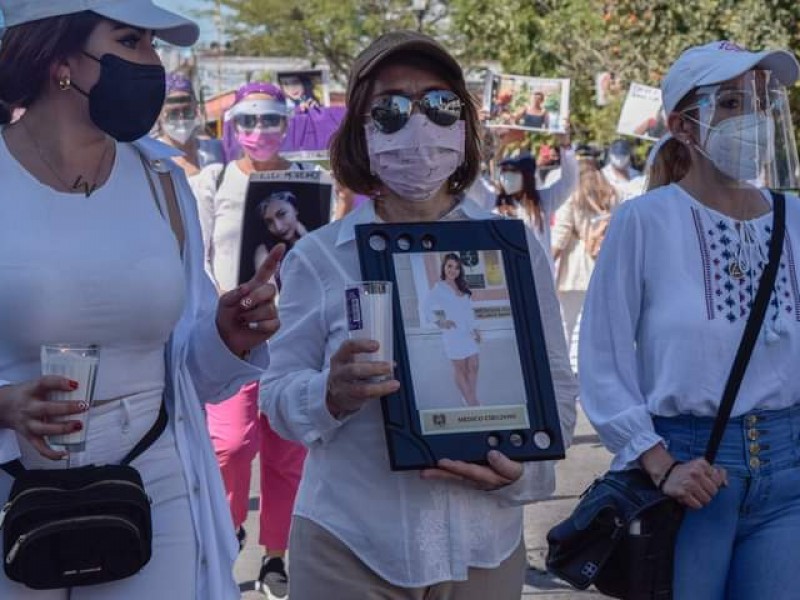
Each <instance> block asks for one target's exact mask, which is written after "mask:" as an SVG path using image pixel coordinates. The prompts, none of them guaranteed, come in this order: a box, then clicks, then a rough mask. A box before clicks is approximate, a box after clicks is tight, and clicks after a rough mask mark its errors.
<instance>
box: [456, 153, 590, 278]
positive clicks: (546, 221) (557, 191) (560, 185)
mask: <svg viewBox="0 0 800 600" xmlns="http://www.w3.org/2000/svg"><path fill="white" fill-rule="evenodd" d="M577 185H578V159H577V157H576V156H575V150H573V149H572V148H564V149H562V150H561V177H559V178H558V179H556V180H555V181H554V182H553V183H551V184H549V185H547V186H545V187H542V188H538V189H537V192H538V193H539V201H540V202H541V209H542V228H541V229H539V227H537V226H536V220H535V218H534V215H532V214H528V213H527V212H526V211H524V210H523V209H522V207H520V206H518V214H519V215H520V216H521V218H522V220H523V221H525V224H526V225H527V226H528V229H530V230H531V232H532V233H533V235H534V237H535V238H536V240H537V241H538V242H539V244H540V245H541V246H542V249H543V250H544V253H545V256H546V257H547V260H548V264H549V265H550V272H551V273H553V274H555V265H554V263H553V254H552V239H551V233H550V226H551V221H552V220H553V215H554V214H555V212H556V211H557V210H558V208H559V207H560V206H561V205H562V204H564V202H566V201H567V198H569V197H570V195H571V194H572V192H574V191H575V187H576V186H577ZM467 197H469V198H470V199H471V200H474V201H475V202H476V203H477V204H478V206H480V207H481V208H483V209H485V210H488V211H491V210H494V207H495V204H496V202H497V191H496V190H494V188H492V187H490V186H487V185H485V184H483V183H481V182H480V181H476V183H474V184H473V185H472V187H471V188H470V189H469V191H468V192H467Z"/></svg>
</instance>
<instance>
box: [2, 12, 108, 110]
mask: <svg viewBox="0 0 800 600" xmlns="http://www.w3.org/2000/svg"><path fill="white" fill-rule="evenodd" d="M102 20H103V17H101V16H100V15H98V14H96V13H93V12H91V11H83V12H79V13H75V14H70V15H64V16H58V17H51V18H49V19H40V20H38V21H32V22H30V23H23V24H22V25H17V26H15V27H11V28H10V29H8V30H7V31H6V32H5V33H4V34H3V42H2V44H0V125H2V124H5V123H8V122H9V121H10V120H11V111H12V110H13V109H14V108H18V107H22V108H27V107H29V106H30V105H31V104H33V102H34V101H36V99H37V98H39V96H41V95H42V93H43V92H44V90H45V87H46V86H47V82H48V80H49V78H50V69H51V68H52V66H53V64H54V63H57V62H58V61H61V60H64V59H66V58H68V57H70V56H73V55H75V54H76V53H78V52H80V51H81V49H83V46H84V44H85V43H86V40H87V39H88V38H89V36H90V35H91V33H92V31H94V28H95V27H96V26H97V25H98V24H99V23H100V22H101V21H102Z"/></svg>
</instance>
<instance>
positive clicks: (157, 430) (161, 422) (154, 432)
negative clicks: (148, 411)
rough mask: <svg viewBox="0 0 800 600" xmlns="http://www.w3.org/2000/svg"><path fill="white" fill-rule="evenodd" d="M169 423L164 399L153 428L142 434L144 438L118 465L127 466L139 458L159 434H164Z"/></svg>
mask: <svg viewBox="0 0 800 600" xmlns="http://www.w3.org/2000/svg"><path fill="white" fill-rule="evenodd" d="M168 421H169V416H168V415H167V401H166V399H163V400H161V408H160V409H159V410H158V417H157V418H156V422H155V423H153V426H152V427H151V428H150V429H149V430H148V431H147V433H145V434H144V437H143V438H142V439H140V440H139V442H138V443H137V444H136V445H135V446H134V447H133V448H131V451H130V452H128V453H127V454H126V455H125V458H123V459H122V460H121V461H120V463H119V464H121V465H129V464H131V463H132V462H133V461H134V460H136V459H137V458H139V456H141V454H142V453H143V452H144V451H145V450H147V449H148V448H149V447H150V446H152V445H153V444H154V443H155V442H156V440H157V439H158V438H160V437H161V434H162V433H164V430H165V429H166V428H167V422H168Z"/></svg>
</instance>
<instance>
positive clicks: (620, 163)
mask: <svg viewBox="0 0 800 600" xmlns="http://www.w3.org/2000/svg"><path fill="white" fill-rule="evenodd" d="M608 162H610V163H611V166H612V167H614V168H615V169H619V170H620V171H624V170H625V169H627V168H628V167H629V166H630V164H631V157H630V156H628V155H627V154H623V155H622V156H619V155H617V154H611V155H609V157H608Z"/></svg>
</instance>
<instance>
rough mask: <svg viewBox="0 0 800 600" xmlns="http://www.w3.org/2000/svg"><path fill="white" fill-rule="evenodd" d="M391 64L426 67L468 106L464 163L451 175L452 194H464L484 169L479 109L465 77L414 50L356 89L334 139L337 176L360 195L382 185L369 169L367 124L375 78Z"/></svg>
mask: <svg viewBox="0 0 800 600" xmlns="http://www.w3.org/2000/svg"><path fill="white" fill-rule="evenodd" d="M390 65H391V66H395V65H402V66H409V67H415V68H422V69H424V70H426V71H430V72H431V73H434V74H436V76H438V77H441V78H442V80H443V81H446V82H447V83H448V84H449V85H450V87H451V88H452V90H453V92H454V93H455V94H456V95H457V96H458V97H459V98H460V99H461V100H462V102H463V103H464V109H463V118H464V121H465V124H466V144H465V147H464V150H465V152H464V162H463V163H462V164H461V165H460V166H459V167H458V169H456V171H455V173H453V174H452V175H451V176H450V179H449V180H448V187H447V189H448V192H450V193H451V194H460V193H461V192H463V191H465V190H466V189H467V188H468V187H469V186H470V185H472V182H473V181H474V180H475V177H477V176H478V172H479V170H480V161H481V142H480V133H479V132H480V121H479V120H478V109H477V108H476V106H475V104H474V101H473V99H472V95H471V94H470V93H469V91H467V84H466V82H465V81H464V78H463V76H462V77H459V78H457V77H454V76H453V74H452V73H451V72H450V70H449V69H448V68H447V67H446V66H445V65H443V64H441V63H440V62H439V61H436V60H434V59H433V58H432V57H429V56H427V55H426V56H425V57H424V61H423V60H422V57H421V56H420V55H419V54H418V53H415V52H413V51H401V52H397V53H396V54H393V55H391V56H389V57H388V58H386V60H384V61H382V62H381V64H380V66H379V67H378V68H376V69H375V70H374V71H373V72H372V73H371V74H370V75H368V76H367V77H365V78H364V79H363V80H361V81H359V82H358V83H357V84H356V85H355V86H354V87H353V90H352V93H351V96H350V104H349V105H348V107H347V114H346V115H345V118H344V121H343V122H342V124H341V125H340V127H339V129H338V130H337V132H336V133H335V134H334V136H333V139H332V140H331V147H330V148H331V167H332V169H333V174H334V177H335V178H336V180H337V181H338V182H340V183H341V184H342V185H344V186H345V187H347V188H349V189H351V190H353V191H354V192H356V193H357V194H364V195H371V194H373V193H375V191H376V190H377V189H378V188H379V187H380V186H381V180H380V179H379V178H378V177H376V176H375V175H374V174H373V173H372V171H371V170H370V167H369V154H368V152H367V139H366V136H365V134H364V123H365V121H366V118H367V117H366V115H367V113H368V111H369V103H370V100H371V96H372V89H373V85H374V82H375V77H376V75H377V73H379V72H380V70H381V69H382V68H384V67H387V66H390ZM421 65H424V66H421Z"/></svg>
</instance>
